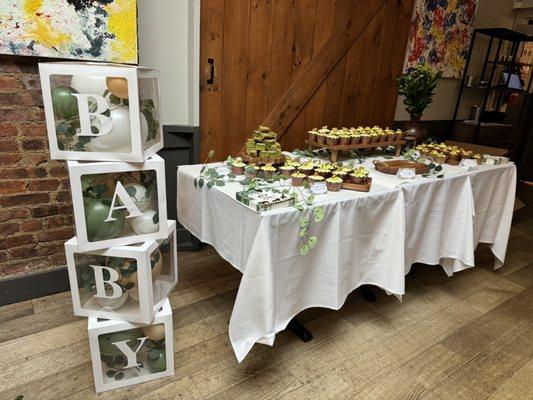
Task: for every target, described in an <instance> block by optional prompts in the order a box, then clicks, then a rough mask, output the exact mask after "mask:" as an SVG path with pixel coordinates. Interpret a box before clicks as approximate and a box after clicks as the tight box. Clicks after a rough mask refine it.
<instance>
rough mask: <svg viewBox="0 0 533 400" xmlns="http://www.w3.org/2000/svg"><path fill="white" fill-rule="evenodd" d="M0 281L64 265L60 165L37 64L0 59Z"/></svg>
mask: <svg viewBox="0 0 533 400" xmlns="http://www.w3.org/2000/svg"><path fill="white" fill-rule="evenodd" d="M0 227H1V229H0V233H1V234H0V280H1V279H5V278H8V277H13V276H18V275H24V274H29V273H32V272H35V271H42V270H46V269H51V268H55V267H57V266H62V265H65V256H64V253H63V243H64V241H65V239H68V238H70V237H72V236H73V221H72V206H71V200H70V192H69V185H68V174H67V170H66V163H65V162H63V161H52V160H50V155H49V152H48V139H47V136H46V127H45V123H44V112H43V104H42V96H41V92H40V84H39V75H38V70H37V63H36V62H35V61H33V60H28V61H14V59H12V58H11V59H10V58H0Z"/></svg>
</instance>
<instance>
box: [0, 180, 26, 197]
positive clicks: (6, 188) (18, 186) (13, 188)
mask: <svg viewBox="0 0 533 400" xmlns="http://www.w3.org/2000/svg"><path fill="white" fill-rule="evenodd" d="M25 191H26V182H24V181H3V182H1V183H0V193H1V194H9V193H23V192H25Z"/></svg>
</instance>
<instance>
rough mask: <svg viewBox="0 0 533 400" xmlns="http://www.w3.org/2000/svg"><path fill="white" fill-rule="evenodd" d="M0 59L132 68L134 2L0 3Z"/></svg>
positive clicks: (47, 0) (38, 0)
mask: <svg viewBox="0 0 533 400" xmlns="http://www.w3.org/2000/svg"><path fill="white" fill-rule="evenodd" d="M0 54H11V55H18V56H36V57H53V58H68V59H78V60H90V61H108V62H118V63H129V64H136V63H137V1H136V0H0Z"/></svg>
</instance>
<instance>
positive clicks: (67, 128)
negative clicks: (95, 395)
mask: <svg viewBox="0 0 533 400" xmlns="http://www.w3.org/2000/svg"><path fill="white" fill-rule="evenodd" d="M39 71H40V75H41V85H42V88H43V99H44V107H45V114H46V122H47V128H48V138H49V142H50V153H51V158H53V159H58V160H71V161H69V162H68V169H69V176H70V190H71V193H72V200H73V208H74V220H75V226H76V237H74V238H72V239H70V240H69V241H68V242H66V243H65V252H66V256H67V264H68V265H67V266H68V273H69V279H70V286H71V294H72V302H73V306H74V313H75V314H76V315H80V316H85V317H89V323H88V334H89V343H90V347H91V357H92V362H93V374H94V382H95V387H96V391H97V392H101V391H105V390H109V389H115V388H119V387H123V386H128V385H132V384H136V383H140V382H145V381H148V380H152V379H157V378H160V377H163V376H169V375H173V374H174V360H173V357H174V356H173V354H174V352H173V338H172V311H171V309H170V303H169V301H168V298H167V297H168V295H169V294H170V292H171V291H172V289H173V288H174V286H175V285H176V283H177V281H178V266H177V258H176V223H175V222H174V221H170V220H168V221H167V216H166V199H165V192H166V190H165V170H164V161H163V160H162V159H161V158H160V157H159V156H157V155H155V152H156V151H157V150H159V149H161V148H162V146H163V140H162V130H161V124H160V115H159V114H160V111H159V86H158V85H159V84H158V73H157V71H154V70H150V69H146V68H142V67H134V66H119V65H110V64H92V63H45V64H39ZM82 160H83V161H89V162H80V161H82ZM126 161H127V162H126ZM132 162H135V163H132Z"/></svg>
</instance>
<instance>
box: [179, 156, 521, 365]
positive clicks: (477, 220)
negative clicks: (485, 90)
mask: <svg viewBox="0 0 533 400" xmlns="http://www.w3.org/2000/svg"><path fill="white" fill-rule="evenodd" d="M364 163H365V165H366V166H367V168H368V169H370V170H371V172H370V176H371V177H372V179H373V183H372V187H371V189H370V191H369V192H368V193H363V192H355V191H348V190H341V191H340V192H335V193H334V192H329V193H327V194H324V195H317V196H315V200H314V202H313V204H312V206H311V208H313V207H315V206H317V205H321V206H322V207H323V208H324V211H325V213H324V214H325V216H324V219H323V221H321V222H320V223H316V224H313V226H312V227H311V228H310V229H311V233H312V234H313V235H315V236H317V237H318V238H319V239H318V243H317V245H316V247H314V248H312V249H311V250H310V252H309V254H308V255H306V256H302V255H300V254H299V251H298V248H297V246H296V244H297V241H298V238H299V236H298V232H299V229H300V225H299V223H298V221H299V217H300V211H298V210H296V209H295V208H292V207H289V208H282V209H277V210H272V211H265V212H261V213H258V212H255V211H252V210H251V209H249V208H248V207H246V206H245V205H243V204H241V203H240V202H238V201H237V200H236V199H235V194H236V193H237V192H238V191H239V190H242V186H241V185H240V184H239V183H237V182H228V183H227V184H226V185H225V186H214V187H212V188H207V187H205V186H204V187H202V188H196V187H195V185H194V183H193V182H194V179H195V178H196V177H198V176H199V174H200V170H201V167H202V166H201V165H188V166H180V167H178V178H177V179H178V194H177V206H178V220H179V221H180V223H181V224H182V225H183V226H184V227H185V228H186V229H188V230H189V231H190V232H191V233H192V234H194V235H195V236H196V237H198V238H199V239H200V240H201V241H202V242H205V243H208V244H210V245H212V246H213V247H214V248H215V249H216V250H217V252H218V253H219V254H220V256H221V257H223V258H224V259H225V260H226V261H228V262H229V263H230V264H231V265H232V266H233V267H235V268H236V269H238V270H239V271H241V272H242V273H243V277H242V279H241V283H240V286H239V290H238V293H237V297H236V300H235V305H234V308H233V312H232V315H231V319H230V323H229V335H230V341H231V344H232V346H233V349H234V351H235V355H236V357H237V360H238V361H239V362H241V361H242V360H243V359H244V358H245V357H246V355H247V354H248V352H249V351H250V350H251V348H252V347H253V345H254V344H255V343H263V344H269V345H272V344H273V343H274V339H275V335H276V333H278V332H280V331H282V330H283V329H285V328H286V326H287V324H288V323H289V321H290V320H291V319H292V318H293V317H295V316H296V315H297V314H298V313H299V312H301V311H302V310H304V309H307V308H310V307H325V308H330V309H339V308H340V307H341V306H342V305H343V303H344V301H345V300H346V297H347V296H348V294H349V293H350V292H352V291H353V290H354V289H356V288H357V287H359V286H361V285H364V284H371V285H375V286H378V287H380V288H382V289H383V290H385V291H386V292H387V293H389V294H393V295H396V296H397V297H399V298H401V296H402V295H404V287H405V274H406V273H408V272H409V269H410V267H411V265H412V264H413V263H416V262H421V263H426V264H435V265H436V264H440V265H442V267H443V268H444V270H445V272H446V273H447V274H448V275H451V274H453V273H455V272H457V271H460V270H462V269H465V268H470V267H473V266H474V249H475V247H476V245H477V243H479V242H486V243H490V246H491V249H492V251H493V253H494V254H495V256H496V264H495V267H499V266H501V265H502V264H503V262H504V259H505V250H506V247H507V239H508V236H509V231H510V225H511V219H512V211H513V204H514V190H515V185H516V168H515V166H514V164H505V165H500V166H485V165H482V166H478V167H477V168H476V169H475V170H474V171H468V169H467V168H462V167H458V166H450V165H446V164H444V165H443V171H442V172H443V173H444V177H443V178H436V177H429V178H424V177H421V176H418V175H417V177H416V178H415V179H413V180H400V179H399V178H396V177H395V176H390V175H385V174H383V173H381V172H379V171H376V170H374V169H373V166H372V159H366V160H365V161H364Z"/></svg>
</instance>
